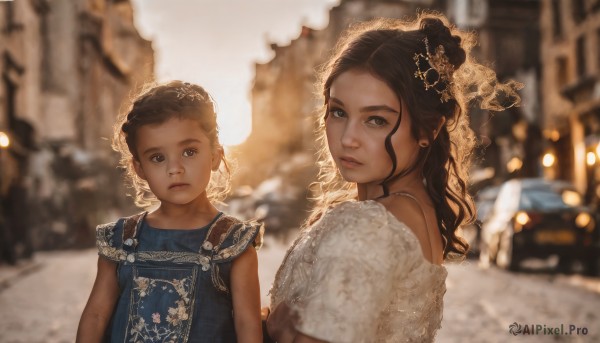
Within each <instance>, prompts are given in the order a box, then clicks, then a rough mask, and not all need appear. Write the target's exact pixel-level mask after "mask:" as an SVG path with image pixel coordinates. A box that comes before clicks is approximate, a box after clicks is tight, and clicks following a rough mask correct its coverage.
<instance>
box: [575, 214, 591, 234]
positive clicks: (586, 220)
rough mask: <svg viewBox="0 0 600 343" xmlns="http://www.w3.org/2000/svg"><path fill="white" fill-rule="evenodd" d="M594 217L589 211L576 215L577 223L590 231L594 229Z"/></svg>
mask: <svg viewBox="0 0 600 343" xmlns="http://www.w3.org/2000/svg"><path fill="white" fill-rule="evenodd" d="M595 224H596V223H595V222H594V218H592V216H590V214H589V213H586V212H581V213H579V214H578V215H577V217H575V225H577V227H579V228H581V229H587V230H588V231H592V230H594V225H595Z"/></svg>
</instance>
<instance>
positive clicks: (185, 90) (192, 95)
mask: <svg viewBox="0 0 600 343" xmlns="http://www.w3.org/2000/svg"><path fill="white" fill-rule="evenodd" d="M175 92H176V93H177V99H179V100H181V99H184V98H188V99H190V100H192V101H194V100H198V101H204V100H205V99H204V96H203V95H202V94H200V93H199V92H198V91H197V90H195V89H194V87H192V85H191V84H190V83H188V82H185V83H184V84H183V86H181V87H178V88H175Z"/></svg>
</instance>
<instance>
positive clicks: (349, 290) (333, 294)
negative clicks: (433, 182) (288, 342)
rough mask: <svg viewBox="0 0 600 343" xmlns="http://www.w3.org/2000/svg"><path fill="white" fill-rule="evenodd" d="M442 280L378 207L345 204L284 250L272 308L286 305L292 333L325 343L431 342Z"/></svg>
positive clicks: (440, 271) (438, 269)
mask: <svg viewBox="0 0 600 343" xmlns="http://www.w3.org/2000/svg"><path fill="white" fill-rule="evenodd" d="M446 276H447V272H446V269H445V268H444V267H443V266H439V265H436V264H432V263H430V262H429V261H427V260H426V259H425V258H424V257H423V254H422V252H421V247H420V245H419V241H418V240H417V238H416V237H415V235H414V234H413V233H412V231H411V230H410V229H409V228H408V227H407V226H406V225H405V224H404V223H401V222H399V221H398V220H397V219H396V218H395V217H394V216H393V215H392V214H391V213H389V212H388V211H387V210H386V209H385V207H384V206H383V205H381V204H380V203H378V202H376V201H360V202H346V203H343V204H340V205H338V206H337V207H335V208H333V209H331V210H329V211H328V212H327V213H326V214H325V215H324V216H323V218H322V219H321V220H320V221H319V222H317V223H316V224H315V225H313V227H311V228H310V229H309V230H305V231H303V232H302V233H301V234H300V236H299V237H298V239H297V240H296V241H295V243H294V245H292V247H291V248H290V249H289V251H288V254H287V255H286V258H285V259H284V262H283V264H282V265H281V267H280V268H279V271H278V272H277V276H276V278H275V282H274V283H273V288H272V289H271V308H273V309H274V308H275V307H276V306H277V305H278V304H280V303H282V302H284V303H286V304H287V305H288V306H290V307H291V308H292V310H293V311H296V313H297V314H298V316H299V322H298V324H297V325H296V329H297V330H298V331H299V332H302V333H304V334H306V335H309V336H311V337H315V338H318V339H322V340H325V341H329V342H352V343H355V342H431V341H433V340H434V338H435V334H436V331H437V330H438V329H439V328H440V323H441V320H442V310H443V297H444V293H445V292H446V285H445V281H446Z"/></svg>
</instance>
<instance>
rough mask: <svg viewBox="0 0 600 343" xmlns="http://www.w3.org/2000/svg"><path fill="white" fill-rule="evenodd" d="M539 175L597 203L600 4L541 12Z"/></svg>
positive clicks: (561, 4) (547, 5)
mask: <svg viewBox="0 0 600 343" xmlns="http://www.w3.org/2000/svg"><path fill="white" fill-rule="evenodd" d="M541 7H542V8H541V33H542V48H541V49H542V55H541V56H542V65H543V69H542V74H543V83H542V89H541V90H542V94H543V95H544V97H543V113H544V121H543V122H544V127H543V129H544V136H545V137H546V139H547V141H548V145H547V151H546V153H547V155H545V161H544V162H545V163H544V165H545V173H546V175H547V176H548V177H550V178H556V179H565V180H570V181H573V182H574V184H575V185H576V187H577V188H578V189H579V191H581V192H582V193H584V194H585V195H586V199H587V201H589V202H594V203H595V204H596V205H598V198H599V197H600V189H599V185H600V168H599V165H600V149H599V148H598V143H600V1H583V0H577V1H575V0H574V1H560V0H544V1H542V6H541Z"/></svg>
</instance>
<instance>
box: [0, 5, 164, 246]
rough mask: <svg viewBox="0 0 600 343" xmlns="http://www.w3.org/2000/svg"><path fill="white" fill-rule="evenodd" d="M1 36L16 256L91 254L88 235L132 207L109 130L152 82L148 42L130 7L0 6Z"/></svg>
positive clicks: (2, 106)
mask: <svg viewBox="0 0 600 343" xmlns="http://www.w3.org/2000/svg"><path fill="white" fill-rule="evenodd" d="M0 28H1V30H0V73H1V74H2V80H1V81H0V131H2V132H4V133H6V134H7V137H8V138H9V140H10V143H9V145H8V146H7V147H6V148H4V149H2V150H1V152H2V156H1V157H2V159H1V161H2V164H1V165H0V180H1V187H0V189H1V190H2V193H1V195H2V210H3V212H2V214H1V216H2V219H1V221H3V222H4V226H7V227H8V228H9V230H8V231H9V232H10V234H12V236H13V237H12V239H13V240H15V241H16V242H17V243H16V245H17V246H19V244H20V243H19V242H20V241H28V242H29V243H27V244H30V245H31V247H30V248H33V249H40V248H41V249H45V248H57V247H71V246H77V245H85V244H89V243H90V242H93V239H94V238H93V235H94V230H93V229H94V225H95V224H96V223H98V222H101V221H103V220H106V219H108V218H109V217H113V215H112V214H111V213H110V210H111V209H112V210H114V209H116V208H118V206H122V205H123V204H126V203H128V202H125V201H123V199H122V194H124V191H123V190H122V189H120V186H119V185H121V184H122V182H121V177H120V175H119V172H118V171H117V170H116V169H115V167H114V166H115V156H114V155H112V154H110V139H111V135H112V124H113V122H114V118H115V116H116V115H117V113H118V111H119V110H120V108H121V104H122V103H123V100H125V99H126V98H127V97H128V96H129V95H130V93H131V92H132V90H133V89H134V88H135V87H136V86H138V85H140V84H141V83H143V82H145V81H150V80H152V78H153V69H154V52H153V49H152V46H151V42H149V41H147V40H145V39H143V38H142V37H141V36H140V35H139V34H138V32H137V30H136V28H135V27H134V24H133V10H132V6H131V4H130V2H129V1H126V0H121V1H109V0H52V1H50V0H31V1H20V0H19V1H3V2H0ZM0 239H1V238H0ZM0 249H2V247H0ZM28 249H29V248H28Z"/></svg>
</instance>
